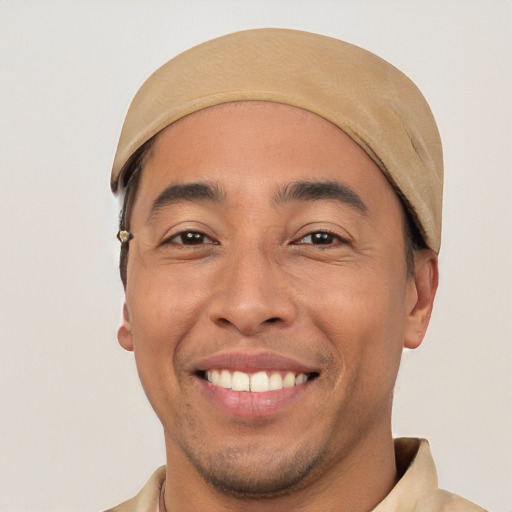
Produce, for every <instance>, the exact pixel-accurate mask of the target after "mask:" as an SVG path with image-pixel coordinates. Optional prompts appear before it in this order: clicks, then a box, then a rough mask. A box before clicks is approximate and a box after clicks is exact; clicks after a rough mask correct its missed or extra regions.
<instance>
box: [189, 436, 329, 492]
mask: <svg viewBox="0 0 512 512" xmlns="http://www.w3.org/2000/svg"><path fill="white" fill-rule="evenodd" d="M182 449H183V448H182ZM183 451H184V453H185V455H186V457H187V458H188V460H189V461H190V462H191V464H192V465H193V466H194V468H195V469H196V471H197V472H198V473H199V474H200V475H201V476H202V478H203V479H204V480H205V481H206V482H208V483H209V484H211V485H212V486H214V487H215V488H216V489H217V490H219V491H221V492H222V493H224V494H229V495H231V496H233V497H237V498H244V499H250V498H254V499H263V498H274V497H278V496H282V495H286V494H289V493H291V492H293V491H295V490H297V489H298V488H301V487H303V486H305V485H307V482H308V481H310V480H311V477H312V474H314V472H315V471H314V469H315V468H316V467H317V466H319V465H320V464H321V462H322V461H323V460H324V456H325V453H324V452H325V450H318V449H317V450H314V449H312V448H311V447H310V448H309V449H307V448H306V449H304V448H302V449H300V450H296V451H295V453H287V452H286V451H284V450H283V451H281V452H276V451H275V450H273V449H270V448H269V449H268V450H267V451H265V450H262V448H261V444H260V443H252V445H251V446H243V447H230V448H227V449H224V450H222V451H218V452H216V453H208V452H207V451H204V452H202V453H201V454H198V453H195V452H192V451H191V450H188V449H186V448H185V449H183ZM205 454H206V455H205Z"/></svg>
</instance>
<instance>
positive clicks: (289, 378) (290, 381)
mask: <svg viewBox="0 0 512 512" xmlns="http://www.w3.org/2000/svg"><path fill="white" fill-rule="evenodd" d="M293 386H295V374H294V373H292V372H288V373H287V374H286V375H285V377H284V379H283V388H293Z"/></svg>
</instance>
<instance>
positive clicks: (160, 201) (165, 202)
mask: <svg viewBox="0 0 512 512" xmlns="http://www.w3.org/2000/svg"><path fill="white" fill-rule="evenodd" d="M224 198H225V193H224V191H223V190H222V188H221V187H219V185H217V184H216V183H208V182H197V183H183V184H181V183H178V184H173V185H169V186H168V187H167V188H165V189H164V190H163V191H162V192H161V193H160V194H159V195H158V197H157V198H156V199H155V200H154V201H153V204H152V205H151V210H150V212H149V217H148V221H149V220H151V218H152V217H153V216H154V215H155V214H156V213H157V212H158V211H159V210H161V209H162V208H164V207H166V206H171V205H173V204H176V203H182V202H185V201H190V202H205V201H207V202H214V203H221V202H223V201H224Z"/></svg>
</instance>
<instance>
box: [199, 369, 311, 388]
mask: <svg viewBox="0 0 512 512" xmlns="http://www.w3.org/2000/svg"><path fill="white" fill-rule="evenodd" d="M205 376H206V380H207V381H208V382H211V383H212V384H213V385H214V386H217V387H221V388H226V389H232V390H233V391H252V392H253V393H264V392H266V391H276V390H280V389H286V388H292V387H293V386H299V385H300V384H304V383H305V382H306V381H307V380H308V376H307V375H306V374H305V373H298V374H295V373H293V372H287V373H286V374H285V376H284V378H283V377H282V375H281V374H280V373H279V372H272V373H271V374H270V376H269V374H268V373H267V372H265V371H261V372H257V373H253V374H252V375H249V374H247V373H245V372H239V371H234V372H233V373H231V372H230V371H229V370H208V371H207V372H206V375H205Z"/></svg>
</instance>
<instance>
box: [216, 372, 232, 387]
mask: <svg viewBox="0 0 512 512" xmlns="http://www.w3.org/2000/svg"><path fill="white" fill-rule="evenodd" d="M218 385H219V386H220V387H221V388H227V389H229V388H230V387H232V382H231V373H229V371H228V370H222V371H221V372H220V376H219V384H218Z"/></svg>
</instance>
